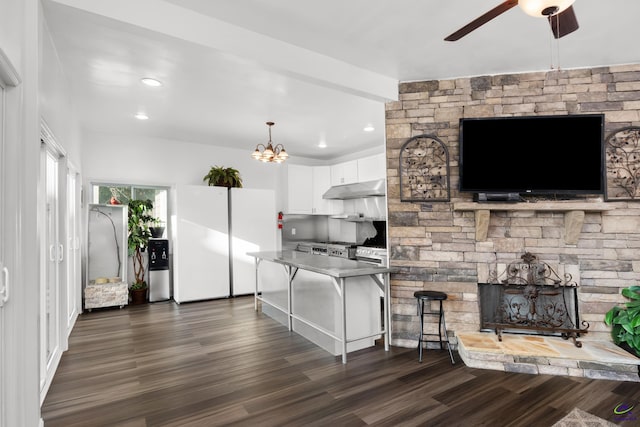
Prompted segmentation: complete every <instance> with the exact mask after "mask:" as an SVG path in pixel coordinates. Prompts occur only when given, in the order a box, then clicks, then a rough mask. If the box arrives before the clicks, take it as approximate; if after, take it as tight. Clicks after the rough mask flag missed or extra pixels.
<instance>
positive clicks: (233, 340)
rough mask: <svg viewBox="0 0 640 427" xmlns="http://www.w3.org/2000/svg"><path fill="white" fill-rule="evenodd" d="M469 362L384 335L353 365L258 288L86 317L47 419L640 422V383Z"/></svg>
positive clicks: (48, 422) (49, 424)
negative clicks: (264, 307)
mask: <svg viewBox="0 0 640 427" xmlns="http://www.w3.org/2000/svg"><path fill="white" fill-rule="evenodd" d="M456 357H457V355H456ZM456 360H457V363H456V365H455V366H452V365H451V364H450V362H449V357H448V354H447V352H446V350H445V351H440V350H437V351H436V350H428V351H426V353H425V358H424V361H423V363H418V360H417V351H416V350H415V349H405V348H398V347H391V351H389V352H385V351H384V348H383V346H381V345H380V346H376V347H373V348H370V349H365V350H361V351H358V352H354V353H350V354H349V361H348V363H347V364H346V365H343V364H342V363H341V360H340V357H334V356H332V355H330V354H328V353H327V352H325V351H324V350H322V349H320V348H319V347H316V346H315V345H314V344H312V343H310V342H308V341H307V340H305V339H304V338H302V337H300V336H299V335H297V334H295V333H293V332H289V331H288V330H287V329H286V328H285V327H283V326H281V325H280V324H279V323H276V322H275V321H273V320H272V319H270V318H269V317H267V316H265V315H263V314H262V313H257V312H255V311H254V310H253V298H252V297H241V298H235V299H228V300H226V299H225V300H216V301H207V302H198V303H189V304H182V305H177V304H174V303H172V302H164V303H155V304H146V305H143V306H128V307H125V308H123V309H122V310H118V309H103V310H94V311H93V312H92V313H85V314H82V315H81V316H80V318H79V319H78V322H77V324H76V326H75V328H74V330H73V333H72V334H71V337H70V346H69V350H68V351H67V352H66V353H65V354H64V355H63V357H62V361H61V363H60V366H59V368H58V371H57V373H56V376H55V378H54V380H53V383H52V385H51V388H50V390H49V393H48V396H47V398H46V400H45V402H44V404H43V406H42V416H43V419H44V422H45V426H46V427H54V426H64V427H71V426H116V425H118V426H130V427H137V426H215V425H239V426H336V427H337V426H360V425H369V424H371V425H381V426H401V425H403V426H416V425H425V426H481V425H486V426H550V425H552V424H553V423H554V422H556V421H558V420H559V419H560V418H562V417H563V416H564V415H566V414H567V413H569V412H570V411H571V410H572V409H573V408H574V407H578V408H580V409H582V410H584V411H587V412H590V413H592V414H594V415H597V416H599V417H601V418H604V419H608V420H610V421H615V422H616V423H617V424H619V425H624V426H631V425H640V404H638V403H639V402H640V384H638V383H625V382H615V381H606V380H589V379H584V378H572V377H558V376H546V375H527V374H516V373H505V372H498V371H491V370H481V369H472V368H468V367H466V366H465V365H464V364H463V363H462V362H461V361H460V360H459V358H457V359H456ZM620 403H626V404H633V405H637V409H634V410H633V411H632V414H631V415H629V414H628V416H627V418H630V419H629V420H626V421H622V422H621V420H620V419H618V420H616V419H615V418H614V417H615V415H614V413H613V410H614V408H615V407H616V405H618V404H620ZM633 413H635V416H634V415H633ZM634 418H635V419H634Z"/></svg>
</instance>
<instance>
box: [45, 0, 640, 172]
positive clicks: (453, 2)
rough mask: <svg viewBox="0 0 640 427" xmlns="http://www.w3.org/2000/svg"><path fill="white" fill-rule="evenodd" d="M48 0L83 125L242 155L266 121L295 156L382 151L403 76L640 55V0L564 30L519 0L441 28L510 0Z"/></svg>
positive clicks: (637, 58)
mask: <svg viewBox="0 0 640 427" xmlns="http://www.w3.org/2000/svg"><path fill="white" fill-rule="evenodd" d="M42 1H43V4H44V13H45V19H46V22H47V25H48V27H49V30H50V32H51V34H52V37H53V41H54V44H55V46H56V49H57V51H58V55H59V57H60V60H61V62H62V64H63V68H64V70H65V72H66V73H67V75H68V77H69V81H70V84H71V86H72V88H71V90H72V94H73V98H74V101H75V104H76V108H77V112H78V116H79V120H80V122H81V125H82V126H83V128H84V129H86V130H89V131H99V132H107V133H126V134H129V135H134V136H140V137H154V138H168V139H172V140H177V141H188V142H197V143H204V144H214V145H222V146H230V147H237V148H241V149H246V150H247V155H249V152H250V151H251V150H252V149H253V148H254V147H255V145H256V144H257V143H265V142H267V140H268V130H267V126H266V125H265V122H267V121H274V122H276V125H275V126H274V128H273V142H274V143H282V144H284V145H285V147H286V149H287V151H288V152H289V154H290V155H291V157H292V159H293V158H295V157H300V156H301V157H307V158H315V159H319V160H326V159H334V158H337V157H341V156H346V155H349V154H350V153H353V152H357V151H362V150H365V149H369V148H372V147H377V148H379V150H380V151H382V147H383V145H384V102H385V100H393V99H395V98H396V97H397V83H398V82H402V81H412V80H433V79H442V78H451V77H461V76H474V75H486V74H500V73H508V72H526V71H538V70H547V69H549V68H550V67H551V66H552V65H553V66H557V65H558V64H559V65H560V66H561V67H562V68H578V67H590V66H599V65H611V64H625V63H638V62H640V48H639V47H638V40H640V25H638V23H637V20H638V16H640V1H638V0H608V1H603V0H576V2H575V4H574V9H575V12H576V15H577V18H578V22H579V24H580V29H579V30H577V31H576V32H574V33H572V34H570V35H568V36H566V37H564V38H562V39H560V41H559V43H557V42H555V41H553V40H552V39H551V37H550V30H549V26H548V23H547V22H546V21H545V20H544V19H536V18H532V17H530V16H528V15H525V14H524V12H522V11H521V10H520V9H519V8H517V7H516V8H513V9H511V10H510V11H508V12H506V13H505V14H503V15H501V16H499V17H497V18H496V19H494V20H493V21H491V22H490V23H488V24H486V25H485V26H483V27H481V28H479V29H478V30H476V31H474V32H473V33H471V34H470V35H468V36H466V37H464V38H462V39H461V40H459V41H457V42H445V41H444V40H443V39H444V37H445V36H447V35H449V34H450V33H452V32H453V31H455V30H457V29H458V28H460V27H462V26H463V25H464V24H467V23H468V22H469V21H471V20H472V19H474V18H476V17H477V16H479V15H481V14H482V13H484V12H486V11H488V10H489V9H491V8H493V7H494V6H496V5H498V4H499V3H500V2H501V0H474V1H468V0H466V1H465V0H449V1H441V0H393V1H390V0H323V1H310V0H306V1H305V0H108V1H107V0H42ZM605 6H606V7H605ZM146 76H150V77H155V78H158V79H159V80H161V81H162V82H163V83H164V86H163V87H161V88H155V89H152V88H148V87H144V86H143V85H142V84H140V78H142V77H146ZM138 111H144V112H146V113H147V114H148V115H149V116H150V119H149V120H147V121H138V120H135V119H134V118H133V115H134V114H135V113H136V112H138ZM368 124H371V125H373V126H374V127H375V131H374V132H370V133H367V132H364V131H363V128H364V126H365V125H368ZM320 141H325V142H326V144H327V147H326V148H319V147H318V146H317V145H318V143H319V142H320Z"/></svg>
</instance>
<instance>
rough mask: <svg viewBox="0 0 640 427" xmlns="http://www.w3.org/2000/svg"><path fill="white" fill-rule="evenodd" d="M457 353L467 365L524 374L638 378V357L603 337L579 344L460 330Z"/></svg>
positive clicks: (560, 340) (582, 340) (554, 339)
mask: <svg viewBox="0 0 640 427" xmlns="http://www.w3.org/2000/svg"><path fill="white" fill-rule="evenodd" d="M457 339H458V353H459V354H460V357H461V358H462V361H463V362H464V363H465V364H466V365H467V366H469V367H472V368H482V369H494V370H499V371H507V372H520V373H528V374H548V375H567V376H574V377H586V378H594V379H607V380H617V381H634V382H640V376H639V372H640V371H639V368H640V359H639V358H637V357H634V356H633V355H631V354H629V353H627V352H626V351H624V350H622V349H620V348H619V347H617V346H616V345H614V344H613V343H611V342H607V341H590V340H588V339H586V338H584V339H581V342H582V348H577V347H576V346H574V345H573V342H572V341H570V340H569V341H567V340H564V339H562V338H560V337H550V336H541V335H536V336H533V335H520V334H504V335H503V336H502V341H499V340H498V337H497V335H496V334H494V333H490V332H460V333H458V334H457Z"/></svg>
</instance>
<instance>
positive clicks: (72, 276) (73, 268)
mask: <svg viewBox="0 0 640 427" xmlns="http://www.w3.org/2000/svg"><path fill="white" fill-rule="evenodd" d="M66 212H67V252H66V259H67V292H66V297H67V304H66V306H67V310H66V329H67V330H66V336H68V335H69V334H70V333H71V329H72V328H73V324H74V323H75V319H76V318H77V316H78V313H79V312H80V304H81V301H82V280H81V277H82V276H81V270H80V269H81V265H80V199H79V179H78V173H77V172H76V170H75V168H74V167H72V166H70V167H69V168H68V170H67V210H66Z"/></svg>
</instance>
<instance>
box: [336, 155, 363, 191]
mask: <svg viewBox="0 0 640 427" xmlns="http://www.w3.org/2000/svg"><path fill="white" fill-rule="evenodd" d="M354 182H358V161H357V160H351V161H348V162H343V163H338V164H335V165H333V166H331V185H343V184H353V183H354Z"/></svg>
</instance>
